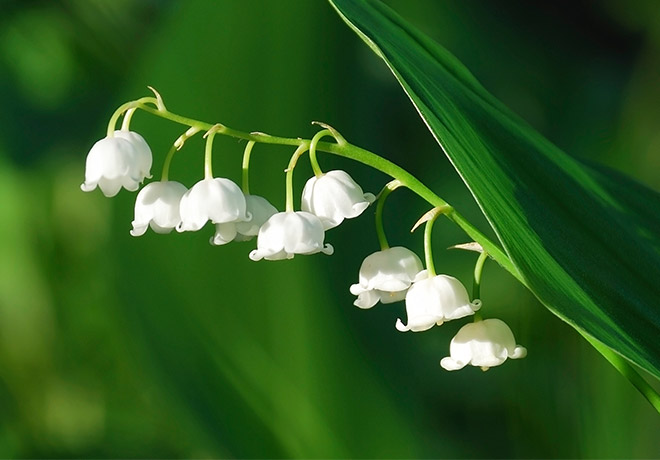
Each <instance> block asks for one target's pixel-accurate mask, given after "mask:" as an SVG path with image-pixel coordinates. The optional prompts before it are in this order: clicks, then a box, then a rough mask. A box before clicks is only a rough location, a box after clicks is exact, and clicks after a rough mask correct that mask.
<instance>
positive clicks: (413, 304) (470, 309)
mask: <svg viewBox="0 0 660 460" xmlns="http://www.w3.org/2000/svg"><path fill="white" fill-rule="evenodd" d="M479 308H481V301H480V300H478V299H475V300H474V301H472V302H470V298H469V296H468V293H467V290H466V289H465V286H463V284H462V283H461V282H460V281H458V280H457V279H456V278H454V277H452V276H448V275H436V276H433V277H430V278H429V275H428V272H427V271H426V270H424V271H422V272H420V273H419V274H418V275H417V278H416V279H415V281H414V283H413V285H412V286H411V287H410V289H408V292H407V293H406V313H407V314H408V324H407V325H404V324H403V322H402V321H401V320H400V319H398V320H397V321H396V328H397V329H398V330H400V331H401V332H405V331H413V332H421V331H426V330H427V329H431V328H432V327H433V326H435V325H436V324H437V325H438V326H439V325H441V324H442V323H443V322H445V321H449V320H452V319H458V318H463V317H465V316H468V315H472V314H474V312H475V311H477V310H479Z"/></svg>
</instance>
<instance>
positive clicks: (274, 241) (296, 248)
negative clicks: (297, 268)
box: [250, 211, 334, 260]
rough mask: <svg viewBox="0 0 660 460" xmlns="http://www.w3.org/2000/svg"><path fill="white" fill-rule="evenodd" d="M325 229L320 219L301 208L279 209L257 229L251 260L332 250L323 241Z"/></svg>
mask: <svg viewBox="0 0 660 460" xmlns="http://www.w3.org/2000/svg"><path fill="white" fill-rule="evenodd" d="M324 238H325V231H324V230H323V224H322V223H321V220H320V219H319V218H318V217H316V216H315V215H314V214H310V213H308V212H304V211H296V212H293V211H287V212H278V213H277V214H275V215H273V216H271V218H270V219H268V220H267V221H266V223H265V224H263V225H262V226H261V228H260V229H259V235H258V236H257V249H255V250H254V251H252V252H251V253H250V259H252V260H261V259H266V260H281V259H292V258H293V256H294V255H295V254H315V253H317V252H322V253H324V254H328V255H330V254H332V253H333V252H334V248H333V247H332V246H331V245H330V244H325V245H324V244H323V240H324Z"/></svg>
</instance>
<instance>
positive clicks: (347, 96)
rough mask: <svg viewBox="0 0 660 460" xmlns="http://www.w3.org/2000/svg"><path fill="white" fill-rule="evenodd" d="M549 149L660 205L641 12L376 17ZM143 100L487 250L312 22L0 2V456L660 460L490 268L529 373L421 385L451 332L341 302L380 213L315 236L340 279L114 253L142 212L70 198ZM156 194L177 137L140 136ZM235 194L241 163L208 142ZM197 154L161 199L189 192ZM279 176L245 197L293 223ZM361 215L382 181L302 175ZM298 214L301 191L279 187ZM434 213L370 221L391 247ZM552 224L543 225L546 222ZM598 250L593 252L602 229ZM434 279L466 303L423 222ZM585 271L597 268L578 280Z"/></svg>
mask: <svg viewBox="0 0 660 460" xmlns="http://www.w3.org/2000/svg"><path fill="white" fill-rule="evenodd" d="M387 3H388V4H390V5H391V6H392V7H394V8H395V9H396V10H397V11H399V13H401V14H402V15H403V16H404V17H406V18H407V19H409V20H410V21H411V22H412V23H413V24H416V25H417V26H418V27H419V28H421V29H422V30H423V31H424V32H426V33H427V34H429V35H430V36H431V37H433V38H434V39H436V40H438V41H439V42H440V43H441V44H443V45H444V46H446V47H447V48H448V49H449V50H450V51H452V52H453V53H454V54H456V55H457V56H458V58H459V59H461V60H462V61H463V62H464V63H465V64H466V65H467V66H468V67H469V68H470V69H471V70H472V71H473V73H474V74H475V75H476V76H477V78H478V79H480V80H481V82H482V83H483V84H484V85H485V86H486V87H487V88H488V89H489V90H490V91H492V92H493V93H494V94H495V95H496V96H498V97H499V98H501V99H502V100H503V101H504V102H505V103H506V104H508V105H509V106H510V107H511V108H512V109H514V110H515V111H516V112H517V113H519V114H520V115H521V116H522V117H523V118H525V119H526V120H528V121H529V122H530V123H531V124H532V125H533V126H534V127H536V128H537V129H538V130H539V131H541V132H542V133H543V134H545V135H546V136H547V137H549V138H550V139H551V140H552V141H553V142H555V143H556V144H558V145H559V146H560V147H562V148H563V149H565V150H566V151H568V152H570V153H573V154H575V155H578V156H581V157H586V158H590V159H592V160H594V161H596V162H600V163H604V164H608V165H610V166H613V167H615V168H617V169H619V170H623V171H625V172H627V173H629V174H631V175H633V176H635V177H637V178H638V179H639V180H641V181H642V182H644V183H646V184H648V185H650V186H651V187H653V188H655V189H656V190H657V189H660V174H658V173H659V172H660V77H659V76H660V6H659V5H658V3H657V2H656V1H655V0H640V1H627V2H621V1H617V0H611V1H601V2H591V1H588V0H582V1H575V2H568V1H566V2H526V1H524V0H515V1H509V2H486V1H476V0H467V1H465V0H461V1H459V0H451V1H435V0H428V1H414V2H410V1H407V0H391V1H388V2H387ZM147 85H152V86H154V87H155V88H157V89H158V90H159V91H160V92H161V94H162V95H163V97H164V99H165V103H166V104H167V105H168V108H169V109H170V110H172V111H174V112H177V113H181V114H185V115H189V116H192V117H194V118H199V119H203V120H205V121H209V122H222V123H225V124H227V125H229V126H231V127H235V128H237V129H241V130H245V131H253V130H255V131H256V130H258V131H265V132H268V133H272V134H277V135H283V136H294V137H295V136H301V137H310V136H311V135H313V133H314V132H315V128H314V127H313V126H311V125H310V122H311V121H313V120H321V121H325V122H327V123H329V124H331V125H333V126H335V127H336V128H337V129H338V130H339V131H340V132H342V134H343V135H344V136H345V137H346V138H347V139H348V140H349V141H351V142H352V143H354V144H357V145H360V146H363V147H365V148H368V149H370V150H372V151H374V152H377V153H379V154H381V155H382V156H385V157H386V158H389V159H391V160H393V161H395V162H397V163H398V164H400V165H402V166H403V167H405V168H406V169H408V170H410V171H411V172H413V173H414V174H416V175H417V176H418V177H420V178H421V179H423V181H424V182H426V183H427V184H428V185H429V186H431V187H432V188H433V189H434V190H435V191H436V192H438V193H439V194H440V195H441V196H443V197H444V198H446V199H447V200H448V201H449V202H451V203H452V204H454V206H455V207H457V208H459V209H460V210H461V212H462V213H464V214H465V215H467V216H469V217H470V218H471V219H473V220H474V221H475V222H477V223H478V224H479V225H480V226H481V228H483V229H486V228H487V227H486V226H487V224H486V223H485V221H484V219H483V218H481V217H480V214H479V211H478V209H477V207H476V205H475V204H474V202H473V200H472V199H471V197H470V196H469V194H467V192H466V190H465V188H464V187H463V185H462V183H461V182H460V179H459V178H458V177H457V174H456V173H455V172H454V170H453V169H452V167H451V165H450V164H449V163H448V162H447V160H446V159H445V158H444V156H443V154H442V152H441V150H440V148H439V147H438V146H437V144H435V142H434V140H433V139H432V137H431V135H430V134H429V133H428V131H427V130H426V128H425V126H424V124H423V122H422V121H421V120H420V119H419V117H418V116H417V114H416V112H415V110H414V109H413V107H412V105H411V104H410V103H409V101H408V100H407V99H406V97H405V95H404V94H403V92H402V91H401V90H400V89H399V87H398V86H397V84H396V82H395V80H394V78H393V77H392V76H391V75H390V74H389V71H388V70H387V68H386V67H385V65H384V64H383V63H381V62H380V61H379V60H378V59H377V58H376V57H375V56H374V55H373V54H372V53H371V51H370V50H369V49H368V48H367V47H366V46H365V45H364V44H363V43H362V42H361V41H360V40H359V39H358V38H357V37H356V36H355V35H354V33H353V32H351V31H350V30H349V29H348V28H347V27H346V26H345V25H344V24H343V23H342V22H341V20H340V19H339V18H338V16H337V15H336V14H335V13H334V11H333V10H332V8H331V7H330V6H329V5H328V4H327V3H325V2H324V1H309V0H252V1H241V0H218V1H214V2H210V1H202V0H186V1H164V0H162V1H158V0H141V1H140V0H113V1H109V0H68V1H67V0H61V1H32V0H30V1H28V0H22V1H18V0H15V1H9V0H3V1H2V2H0V101H1V103H0V210H1V214H0V216H1V217H0V222H1V224H0V457H3V458H10V457H12V458H19V457H30V458H34V457H49V458H55V457H94V458H103V457H113V458H118V457H131V458H140V457H168V458H179V457H193V458H207V457H266V458H269V457H311V458H318V457H325V458H331V457H353V458H381V457H386V458H392V457H396V458H407V457H434V458H445V457H452V458H457V457H481V458H484V457H487V458H497V457H543V458H564V457H580V458H585V457H599V458H603V457H607V458H652V457H658V456H660V437H658V433H660V417H659V416H658V414H657V413H655V412H654V411H653V410H652V408H651V406H650V405H648V404H647V403H646V402H645V401H644V400H643V399H642V397H641V396H640V395H639V394H637V393H636V391H635V390H634V389H633V388H632V386H631V385H630V384H629V383H628V382H627V381H626V380H624V379H623V378H622V377H621V376H619V375H618V374H617V373H616V371H615V370H614V369H612V368H610V366H609V365H608V364H607V363H606V362H605V361H604V359H602V358H601V357H600V356H599V355H598V354H597V353H596V352H595V351H594V350H593V349H591V348H590V347H589V346H588V345H587V344H586V342H584V341H583V340H581V338H580V337H579V336H578V334H577V333H576V332H575V331H573V330H572V329H571V328H570V327H569V326H567V325H565V324H564V323H562V322H561V321H560V320H558V319H557V318H555V317H554V316H552V315H551V314H550V313H548V312H547V311H546V310H545V309H544V308H543V307H542V306H541V305H540V304H539V303H538V302H537V301H536V300H535V299H534V298H533V297H532V296H531V295H530V294H529V293H527V292H526V291H525V290H524V289H523V288H521V286H519V285H518V284H517V283H516V282H515V281H514V280H513V278H512V277H511V276H509V275H508V274H507V273H506V272H504V271H503V270H501V269H499V268H498V267H496V266H495V265H494V264H490V265H489V264H487V265H486V268H485V273H484V283H483V287H482V297H483V299H484V309H483V312H484V315H486V316H493V317H499V318H502V319H504V320H505V321H507V322H508V324H509V325H510V326H511V328H512V329H513V331H514V333H515V335H516V338H517V341H518V343H521V344H523V345H525V346H526V347H527V348H528V350H529V355H528V357H527V358H526V359H524V360H521V361H513V362H507V363H506V364H505V365H503V366H501V367H499V368H495V369H492V370H491V371H489V372H487V373H483V372H481V371H480V370H478V369H474V368H470V369H465V370H462V371H460V372H456V373H448V372H445V371H444V370H442V369H441V368H440V366H439V365H438V362H439V360H440V359H441V358H442V357H443V356H446V355H447V353H448V345H449V341H450V339H451V337H452V336H453V335H454V334H455V333H456V331H457V330H458V328H459V327H460V326H461V325H462V324H463V321H458V322H456V323H454V322H452V323H448V324H446V325H445V326H443V327H442V328H434V329H432V330H431V331H429V332H425V333H423V334H413V333H408V334H401V333H399V332H398V331H396V330H395V328H394V322H395V320H396V318H397V317H403V316H402V315H404V314H405V311H404V310H405V309H404V306H403V304H394V305H384V306H383V305H379V306H377V307H376V308H374V309H373V310H370V311H362V310H359V309H358V308H355V307H354V306H353V305H352V302H353V297H352V296H351V295H350V293H349V291H348V287H349V286H350V284H352V283H355V282H357V274H358V269H359V266H360V263H361V261H362V259H363V258H364V257H365V256H366V255H368V254H369V253H371V252H373V251H376V250H377V249H378V245H377V240H376V236H375V231H374V225H373V212H372V211H367V212H366V213H365V214H364V215H363V216H361V217H360V218H358V219H354V220H350V221H346V222H345V223H344V224H342V226H341V227H339V228H337V229H334V230H332V231H330V232H328V234H327V235H326V241H328V242H330V243H332V244H333V245H334V246H335V249H336V252H335V254H334V255H333V256H331V257H326V256H323V255H318V256H313V257H303V256H298V257H296V258H295V259H293V260H291V261H284V262H279V263H277V262H259V263H254V262H252V261H250V260H249V259H248V257H247V254H248V253H249V251H250V250H251V249H252V247H253V245H254V243H253V242H252V243H236V244H231V245H227V246H225V247H212V246H210V245H209V244H208V239H209V237H210V236H211V234H212V228H211V227H210V226H207V227H206V228H204V229H203V230H201V231H200V232H197V233H186V234H176V233H174V234H170V235H155V234H153V233H151V232H149V233H147V234H146V235H145V236H143V237H140V238H133V237H131V236H130V235H129V233H128V231H129V229H130V228H131V225H130V222H131V220H132V217H133V216H132V213H133V200H134V199H135V195H134V194H131V193H128V192H126V191H122V192H120V194H119V195H118V196H117V197H115V198H113V199H107V198H105V197H103V196H102V194H101V193H100V192H98V191H95V192H94V193H90V194H85V193H83V192H81V191H80V189H79V185H80V183H81V182H82V181H83V176H84V164H85V156H86V154H87V152H88V150H89V148H90V147H91V145H92V144H93V143H94V142H95V141H96V140H98V139H100V138H101V137H103V136H104V135H105V129H106V123H107V121H108V119H109V117H110V115H111V114H112V112H113V111H114V109H115V108H116V107H117V106H119V105H120V104H121V103H123V102H125V101H127V100H130V99H135V98H138V97H141V96H145V95H148V90H147V89H146V86H147ZM132 128H133V129H134V130H136V131H139V132H140V133H142V134H143V135H144V137H145V138H146V139H147V140H148V142H149V143H150V145H151V147H152V150H153V152H154V168H153V172H154V174H155V177H158V174H159V171H160V167H161V164H162V159H163V158H164V154H165V152H166V151H167V149H168V148H169V146H170V145H171V143H172V142H173V141H174V139H175V138H176V137H177V136H178V135H179V134H181V132H182V131H183V130H182V129H181V128H180V127H179V126H176V125H174V124H172V123H170V122H167V121H164V120H160V119H155V118H153V117H151V116H149V115H147V114H144V113H138V114H136V116H135V117H134V119H133V124H132ZM216 139H217V140H216V144H215V145H216V148H215V151H216V154H215V173H216V174H218V175H222V176H225V177H231V178H233V179H235V180H238V179H239V177H240V173H239V165H240V159H241V153H242V149H243V145H242V144H240V143H237V142H236V141H234V140H229V139H221V138H220V137H219V136H218V137H216ZM202 150H203V144H202V142H201V140H200V139H197V138H194V139H192V140H191V141H189V142H188V143H187V144H186V147H185V148H184V150H182V151H181V152H180V153H179V154H177V156H176V157H175V159H174V162H173V166H172V171H171V177H172V178H173V179H176V180H180V181H182V182H184V183H185V184H186V185H188V186H190V185H192V184H193V183H194V182H196V181H197V180H199V179H200V178H201V174H202V156H203V152H202ZM290 154H291V151H289V150H287V149H285V148H282V147H264V146H257V147H256V148H255V150H254V153H253V157H252V158H253V167H252V172H251V187H252V191H253V192H254V193H258V194H262V195H265V196H267V197H268V198H269V199H270V200H271V201H272V202H273V203H274V204H275V205H276V206H278V207H280V208H282V207H283V205H284V187H283V186H284V174H283V172H282V171H283V169H284V168H285V166H286V163H287V162H288V158H289V155H290ZM319 159H320V162H321V165H322V167H323V168H324V169H326V170H329V169H333V168H342V169H347V170H349V171H350V172H351V174H352V175H353V177H354V178H355V179H356V180H358V181H359V182H360V183H361V184H362V185H363V188H364V189H365V190H369V191H372V192H377V191H378V190H379V189H380V187H382V185H383V184H384V183H385V181H386V180H387V178H386V177H385V176H383V175H381V174H380V173H376V172H373V171H370V170H368V169H366V168H363V167H362V166H361V165H358V164H353V163H351V162H349V161H348V160H343V159H338V158H333V157H330V156H328V155H320V158H319ZM296 173H297V174H296V184H297V185H296V189H297V190H298V191H300V190H301V187H302V184H303V183H304V181H305V180H306V179H307V177H309V175H310V174H311V170H310V168H309V165H308V164H307V162H306V161H301V162H300V165H299V167H298V168H297V169H296ZM424 211H426V206H425V204H424V203H423V202H421V201H420V200H419V199H417V198H416V197H414V196H413V195H412V194H411V193H409V192H407V191H401V192H397V193H395V194H393V195H392V196H391V198H390V199H389V200H388V205H387V207H386V210H385V219H386V222H385V226H386V230H387V231H388V235H389V239H390V243H391V244H393V245H406V246H408V247H410V248H412V249H414V250H416V251H417V252H418V253H419V254H421V253H422V241H421V236H422V235H421V233H420V232H417V233H415V234H412V235H411V234H410V233H409V229H410V227H411V226H412V224H413V223H414V222H415V221H416V220H417V218H418V217H419V216H420V215H421V214H422V213H423V212H424ZM557 224H558V225H560V223H557ZM604 231H606V229H604ZM434 241H435V247H436V251H435V255H436V267H437V268H438V270H439V271H441V272H446V273H450V274H452V275H454V276H457V277H458V278H460V279H461V280H463V281H464V283H466V284H468V285H469V283H470V282H471V278H470V273H471V270H472V266H473V263H474V259H475V257H474V255H472V254H469V253H459V252H455V251H444V250H442V248H444V247H447V246H450V245H453V244H456V243H461V242H465V241H466V238H465V236H464V235H463V234H462V233H461V232H460V231H459V230H457V229H456V228H454V227H453V226H452V225H451V224H449V223H448V222H445V221H441V222H440V223H438V224H437V225H436V226H435V232H434ZM586 269H597V267H586Z"/></svg>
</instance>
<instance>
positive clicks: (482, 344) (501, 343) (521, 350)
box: [440, 318, 527, 371]
mask: <svg viewBox="0 0 660 460" xmlns="http://www.w3.org/2000/svg"><path fill="white" fill-rule="evenodd" d="M449 354H450V356H448V357H446V358H442V360H441V361H440V365H441V366H442V367H443V368H445V369H447V370H448V371H455V370H458V369H462V368H464V367H465V366H467V365H468V364H470V365H472V366H479V367H481V369H482V370H484V371H485V370H488V368H490V367H493V366H499V365H500V364H502V363H503V362H504V361H506V359H507V358H511V359H519V358H524V357H525V356H527V349H526V348H525V347H523V346H521V345H516V339H515V337H514V336H513V332H511V329H509V326H507V325H506V323H505V322H504V321H502V320H499V319H495V318H491V319H485V320H483V321H477V322H476V323H470V324H466V325H465V326H463V327H462V328H461V329H460V330H459V331H458V333H457V334H456V336H455V337H454V338H453V339H452V340H451V345H450V346H449Z"/></svg>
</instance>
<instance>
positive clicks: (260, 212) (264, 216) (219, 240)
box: [211, 195, 277, 246]
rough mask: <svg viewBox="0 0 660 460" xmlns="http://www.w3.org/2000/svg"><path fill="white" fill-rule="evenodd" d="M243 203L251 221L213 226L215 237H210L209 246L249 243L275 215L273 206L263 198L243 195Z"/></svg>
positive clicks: (275, 211)
mask: <svg viewBox="0 0 660 460" xmlns="http://www.w3.org/2000/svg"><path fill="white" fill-rule="evenodd" d="M245 202H246V205H247V212H248V214H251V215H252V219H251V220H249V221H248V222H225V223H222V224H215V235H214V236H213V237H211V244H213V245H216V246H218V245H221V244H227V243H229V242H230V241H249V240H251V239H252V238H254V237H255V236H257V235H258V234H259V229H260V228H261V226H262V225H263V224H264V223H265V222H266V221H267V220H268V219H270V217H271V216H273V215H274V214H277V209H276V208H275V206H273V205H272V204H270V202H269V201H268V200H267V199H265V198H264V197H261V196H258V195H245Z"/></svg>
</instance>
